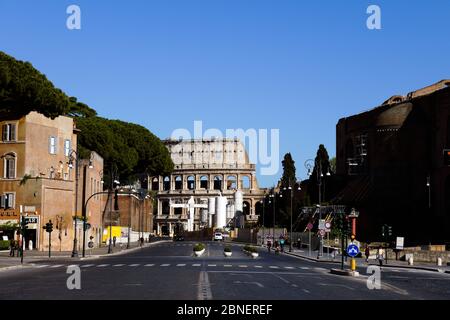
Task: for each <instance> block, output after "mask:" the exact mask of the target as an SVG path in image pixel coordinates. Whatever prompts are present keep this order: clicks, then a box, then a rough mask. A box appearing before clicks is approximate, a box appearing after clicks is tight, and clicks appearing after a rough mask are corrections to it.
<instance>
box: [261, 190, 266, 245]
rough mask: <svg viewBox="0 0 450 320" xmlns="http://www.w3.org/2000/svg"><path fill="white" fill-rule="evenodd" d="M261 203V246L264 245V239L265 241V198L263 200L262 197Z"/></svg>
mask: <svg viewBox="0 0 450 320" xmlns="http://www.w3.org/2000/svg"><path fill="white" fill-rule="evenodd" d="M261 203H262V207H263V214H262V229H263V233H262V241H261V242H262V245H264V239H265V228H266V227H265V223H264V215H265V212H266V208H265V207H266V198H265V196H264V199H263V200H261Z"/></svg>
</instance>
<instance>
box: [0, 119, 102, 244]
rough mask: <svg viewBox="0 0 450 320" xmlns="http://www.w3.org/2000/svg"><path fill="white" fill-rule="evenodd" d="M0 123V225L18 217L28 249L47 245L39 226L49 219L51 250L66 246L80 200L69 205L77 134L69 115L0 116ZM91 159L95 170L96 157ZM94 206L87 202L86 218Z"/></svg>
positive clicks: (94, 213) (92, 214) (94, 212)
mask: <svg viewBox="0 0 450 320" xmlns="http://www.w3.org/2000/svg"><path fill="white" fill-rule="evenodd" d="M0 128H1V131H2V137H1V140H0V158H1V159H0V200H1V201H0V224H3V223H6V222H8V221H10V222H13V223H18V222H19V221H20V219H21V217H22V216H24V217H25V219H26V221H27V222H28V230H27V231H26V233H25V239H24V240H25V245H26V248H27V249H28V247H29V245H30V242H31V243H32V247H33V249H38V250H48V234H47V233H46V232H44V231H43V226H45V224H46V223H47V222H48V221H49V220H52V222H53V226H54V231H53V237H52V247H53V250H63V251H65V250H72V248H73V239H74V226H75V224H74V219H73V217H74V216H75V211H77V215H78V217H81V204H80V206H79V207H78V210H76V208H75V194H76V191H75V190H76V188H75V186H76V183H75V167H74V166H73V165H70V156H71V154H72V155H73V152H72V151H75V152H76V146H77V133H78V130H77V129H76V127H75V124H74V121H73V119H72V118H69V117H63V116H61V117H57V118H55V119H53V120H52V119H49V118H46V117H45V116H43V115H41V114H39V113H37V112H31V113H29V114H28V115H26V116H23V117H21V118H20V119H16V120H7V121H6V120H3V121H2V120H1V119H0ZM94 162H97V164H98V165H97V169H98V170H101V168H100V167H101V163H102V160H101V161H100V159H97V158H96V159H94ZM80 178H82V174H81V173H80ZM79 184H80V186H81V185H82V181H81V179H80V182H79ZM97 206H99V203H97V204H94V202H93V203H92V207H90V208H89V209H88V210H89V211H88V212H89V216H90V217H91V221H95V220H96V219H97V218H96V216H97V215H98V212H97ZM94 225H95V223H94ZM79 239H81V238H80V237H79ZM79 243H80V242H79Z"/></svg>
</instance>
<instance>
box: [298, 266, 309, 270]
mask: <svg viewBox="0 0 450 320" xmlns="http://www.w3.org/2000/svg"><path fill="white" fill-rule="evenodd" d="M300 269H302V270H309V268H308V267H301V268H300Z"/></svg>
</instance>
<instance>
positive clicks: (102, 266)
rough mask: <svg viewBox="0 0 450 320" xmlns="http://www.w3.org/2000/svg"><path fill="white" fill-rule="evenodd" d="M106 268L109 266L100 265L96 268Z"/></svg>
mask: <svg viewBox="0 0 450 320" xmlns="http://www.w3.org/2000/svg"><path fill="white" fill-rule="evenodd" d="M107 266H109V264H100V265H98V266H97V268H105V267H107Z"/></svg>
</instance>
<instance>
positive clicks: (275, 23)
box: [0, 0, 450, 186]
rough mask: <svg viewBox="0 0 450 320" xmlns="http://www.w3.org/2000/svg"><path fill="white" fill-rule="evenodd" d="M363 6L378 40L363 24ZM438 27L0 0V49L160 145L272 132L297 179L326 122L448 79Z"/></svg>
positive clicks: (199, 0) (201, 3)
mask: <svg viewBox="0 0 450 320" xmlns="http://www.w3.org/2000/svg"><path fill="white" fill-rule="evenodd" d="M70 4H76V5H79V6H80V7H81V10H82V29H81V30H79V31H70V30H68V29H67V28H66V19H67V17H68V15H67V14H66V8H67V7H68V5H70ZM370 4H377V5H379V6H380V7H381V10H382V30H375V31H373V30H372V31H371V30H368V29H367V28H366V19H367V17H368V15H367V14H366V9H367V7H368V6H369V5H370ZM449 24H450V1H448V0H433V1H410V0H409V1H406V0H396V1H379V0H373V1H357V0H354V1H308V2H307V1H299V0H292V1H288V0H281V1H275V0H270V1H269V0H178V1H175V0H160V1H153V0H140V1H138V0H128V1H119V0H114V1H101V0H96V1H91V0H89V1H88V0H83V1H81V0H72V1H65V0H58V1H55V0H41V1H35V0H29V1H21V0H14V1H11V0H0V50H2V51H5V52H6V53H8V54H11V55H13V56H14V57H16V58H17V59H20V60H27V61H30V62H32V63H33V65H34V66H35V67H36V68H38V69H39V70H40V71H42V72H43V73H45V74H46V75H47V77H48V78H49V79H50V80H52V81H53V83H54V84H55V86H57V87H59V88H61V89H63V90H64V91H65V92H66V93H67V94H69V95H71V96H76V97H78V98H79V100H80V101H83V102H85V103H87V104H89V105H90V106H92V107H94V108H95V109H96V110H97V111H98V112H99V114H100V115H101V116H104V117H108V118H113V119H123V120H125V121H131V122H136V123H139V124H141V125H144V126H146V127H147V128H149V129H150V130H151V131H152V132H154V133H155V134H156V135H158V136H159V137H161V138H166V137H169V136H170V134H171V132H172V131H173V130H174V129H177V128H187V129H190V130H193V121H194V120H202V121H203V122H204V126H205V127H206V128H219V129H221V130H225V129H227V128H244V129H248V128H256V129H260V128H266V129H271V128H279V129H280V143H281V145H280V148H281V150H280V151H281V152H280V153H281V156H282V155H283V154H284V153H285V152H288V151H290V152H292V154H293V156H294V159H295V160H296V163H297V171H298V172H297V174H298V176H299V178H305V175H306V170H305V169H304V166H303V163H304V161H305V160H306V159H308V158H313V157H314V156H315V152H316V150H317V147H318V145H319V144H320V143H323V144H325V146H326V147H327V149H328V151H329V153H330V155H334V154H335V125H336V123H337V121H338V120H339V118H341V117H344V116H348V115H351V114H354V113H358V112H361V111H363V110H367V109H369V108H371V107H374V106H376V105H378V104H380V103H381V102H383V101H384V100H386V99H387V98H388V97H390V96H392V95H394V94H406V93H408V92H409V91H412V90H414V89H418V88H421V87H423V86H426V85H428V84H431V83H434V82H437V81H438V80H441V79H444V78H450V56H449V53H450V37H449V30H450V28H449V27H450V26H449ZM278 178H279V175H275V176H265V177H261V176H260V177H259V179H260V184H261V185H262V186H271V185H272V184H273V183H275V181H277V180H278Z"/></svg>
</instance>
